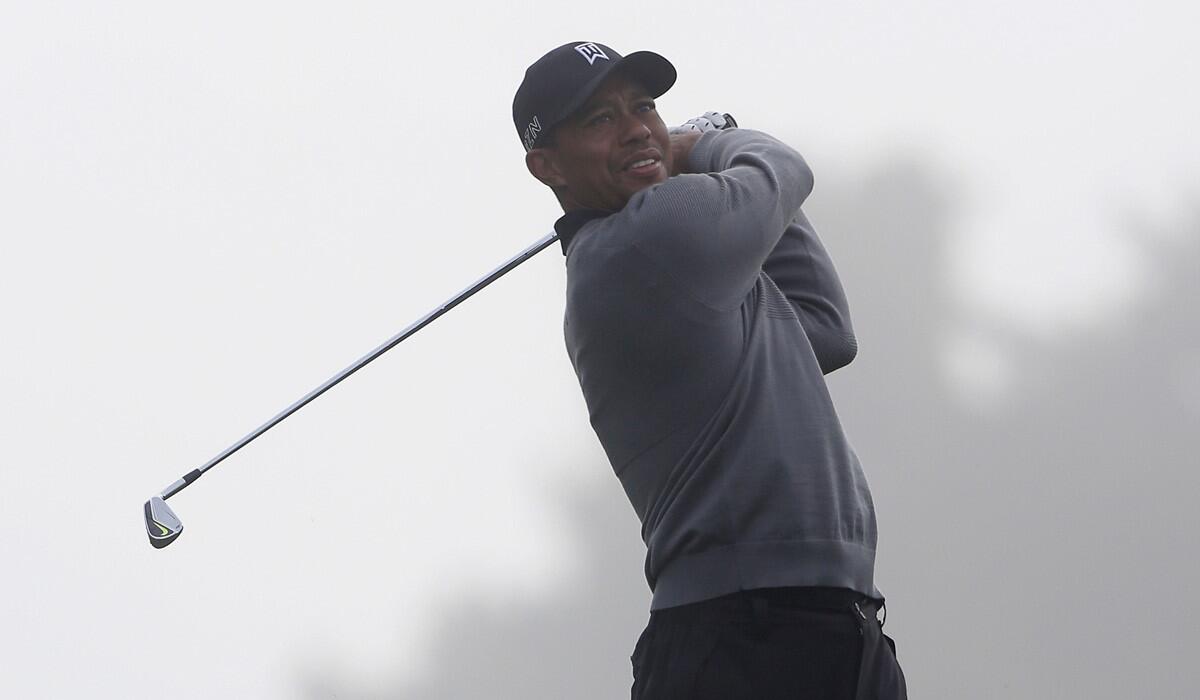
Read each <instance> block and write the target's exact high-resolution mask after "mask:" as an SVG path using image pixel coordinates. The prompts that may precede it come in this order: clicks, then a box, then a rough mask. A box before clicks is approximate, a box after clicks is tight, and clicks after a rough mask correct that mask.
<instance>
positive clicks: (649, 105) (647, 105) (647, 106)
mask: <svg viewBox="0 0 1200 700" xmlns="http://www.w3.org/2000/svg"><path fill="white" fill-rule="evenodd" d="M639 109H640V110H642V111H643V112H653V111H654V103H653V102H643V103H642V104H641V105H640V106H639Z"/></svg>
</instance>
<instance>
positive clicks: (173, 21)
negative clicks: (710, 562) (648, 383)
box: [0, 1, 1200, 698]
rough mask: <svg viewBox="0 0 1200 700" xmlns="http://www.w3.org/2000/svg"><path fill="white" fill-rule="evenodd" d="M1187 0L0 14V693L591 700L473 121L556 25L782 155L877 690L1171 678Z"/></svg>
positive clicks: (552, 278) (554, 312) (1044, 687)
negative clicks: (790, 151)
mask: <svg viewBox="0 0 1200 700" xmlns="http://www.w3.org/2000/svg"><path fill="white" fill-rule="evenodd" d="M1197 20H1200V12H1198V11H1197V10H1196V9H1195V7H1194V6H1190V5H1185V4H1184V3H1162V2H1159V3H1144V4H1142V5H1140V6H1139V7H1137V8H1136V9H1135V8H1133V7H1132V6H1130V5H1128V4H1126V3H1120V4H1118V3H1109V2H1101V3H1092V4H1090V5H1086V6H1085V5H1079V4H1076V3H1035V2H1007V3H987V4H983V3H971V4H969V5H965V4H962V3H941V2H929V1H926V2H898V3H897V2H890V3H854V4H846V3H839V4H831V3H826V4H805V3H782V2H781V3H759V4H758V5H756V6H755V7H754V8H753V9H743V10H734V9H731V7H730V6H729V4H728V3H717V2H694V3H688V4H686V5H674V6H666V5H664V6H661V7H660V6H647V5H644V4H642V3H640V2H626V3H622V2H617V3H608V4H605V5H603V6H599V5H593V6H580V7H578V8H576V9H574V10H570V11H566V10H564V9H563V6H562V5H561V4H560V3H558V2H531V3H526V4H523V5H520V6H516V7H513V8H509V9H504V10H501V9H499V8H496V7H492V6H490V5H488V6H483V5H479V6H472V5H467V4H464V3H454V2H450V3H439V4H436V5H433V6H426V7H422V8H420V9H414V8H409V7H400V6H398V5H397V6H393V5H391V4H352V5H339V6H334V5H332V4H331V5H328V6H322V5H315V4H305V3H286V4H284V3H280V4H277V5H265V4H249V5H247V4H245V3H206V4H189V5H179V4H164V3H148V2H147V3H123V4H121V5H120V6H119V7H103V8H101V7H97V6H94V5H92V4H88V3H37V4H28V3H27V4H21V5H18V4H16V3H9V4H6V5H4V6H3V8H2V9H0V64H2V65H3V66H4V67H5V68H4V70H3V71H0V96H2V98H0V99H3V117H2V118H0V192H3V200H2V204H0V236H2V237H3V247H2V250H3V254H2V255H0V319H2V320H3V324H4V336H3V342H2V343H0V396H2V397H3V401H2V402H0V411H3V413H2V415H0V557H2V559H0V561H3V569H4V574H3V576H0V695H3V696H5V697H26V698H41V697H45V698H61V697H79V696H89V697H151V696H153V697H162V696H169V697H174V698H212V697H261V698H292V697H302V698H335V697H336V698H470V697H489V698H528V697H546V698H559V697H573V698H612V697H622V696H624V695H627V692H628V691H627V689H628V685H629V668H628V658H627V657H628V654H629V652H630V650H631V648H632V645H633V642H634V639H635V638H636V636H637V634H638V632H639V631H640V629H641V627H642V625H643V624H644V623H645V619H646V613H647V606H648V602H649V596H648V593H647V591H646V589H645V583H644V581H643V580H642V578H641V556H642V545H641V542H640V540H639V538H638V527H637V523H636V519H635V518H634V516H633V513H632V509H631V508H630V507H629V506H628V505H627V504H626V503H625V501H624V496H623V494H622V492H621V490H620V487H619V485H618V484H617V482H616V480H615V478H614V477H612V475H611V471H610V469H609V467H608V465H607V463H606V461H605V459H604V456H603V453H602V451H601V450H600V448H599V446H598V444H597V442H596V440H595V436H594V435H593V433H592V432H591V429H590V427H589V426H588V424H587V415H586V410H585V408H584V406H583V403H582V400H581V398H580V396H579V393H578V387H577V384H576V383H575V378H574V375H573V373H572V371H571V368H570V365H569V362H568V361H567V358H566V355H565V352H564V350H563V345H562V337H561V314H562V291H563V271H562V258H561V255H560V254H559V252H558V251H557V250H556V249H551V250H548V251H546V252H544V253H542V254H541V255H540V256H539V257H537V258H535V259H534V260H532V261H531V262H529V263H527V264H526V265H525V266H524V267H522V268H520V269H519V270H518V271H516V272H514V273H512V274H510V275H509V276H508V277H506V278H505V279H504V280H502V281H501V282H499V283H497V284H496V285H494V286H493V287H492V288H490V289H488V290H487V291H486V292H485V293H483V294H482V295H481V296H479V297H477V298H475V299H472V300H471V301H469V302H467V303H466V304H465V305H464V306H462V307H460V308H459V309H456V310H455V311H454V312H453V313H452V314H450V315H449V316H447V317H445V318H444V319H442V320H440V321H438V322H437V323H436V324H435V325H434V326H431V327H430V328H428V329H426V330H424V331H422V333H421V334H420V335H418V336H416V337H415V338H414V339H412V340H410V341H408V342H406V343H405V344H404V345H402V346H401V347H400V348H398V349H396V350H393V351H392V353H390V354H389V355H387V356H386V357H385V358H384V359H382V360H380V361H379V362H377V363H376V364H374V365H372V366H371V367H370V368H368V369H366V370H364V371H363V372H362V373H360V374H358V375H356V376H355V377H354V378H352V379H351V380H349V381H347V382H346V383H344V384H343V385H341V386H339V387H338V388H336V389H335V390H334V391H332V392H330V393H329V394H327V395H326V396H324V397H322V398H321V399H320V400H319V401H318V402H316V403H314V404H312V405H311V406H309V407H307V408H306V409H304V410H303V411H302V412H300V413H299V414H297V415H296V416H294V417H292V418H290V419H289V420H288V421H287V422H286V423H284V424H283V425H281V426H279V427H278V428H276V429H275V430H273V431H272V432H271V433H269V434H268V435H267V436H266V437H264V438H262V439H260V440H259V441H257V442H256V443H254V444H253V445H252V446H250V447H248V448H246V449H245V450H244V451H243V452H241V453H239V454H238V455H237V456H236V457H234V458H232V459H231V460H229V461H228V462H226V463H225V464H222V465H221V466H220V467H218V468H217V469H216V470H214V471H213V473H212V474H210V475H209V476H208V477H207V478H206V479H205V480H203V481H202V482H200V483H199V484H197V485H195V486H193V487H191V488H190V489H188V491H186V492H185V493H184V494H181V495H180V496H179V497H177V498H175V499H173V500H172V501H171V503H172V505H173V506H174V507H175V509H176V511H177V512H178V513H179V514H180V516H181V518H182V519H183V521H184V522H185V523H186V525H187V531H186V533H185V534H184V535H183V536H182V538H181V539H180V540H179V541H178V542H176V543H175V544H174V545H172V547H171V548H170V549H167V550H164V551H155V550H152V549H151V548H150V547H149V545H148V544H147V542H146V540H145V535H144V533H143V530H142V523H141V511H140V508H141V504H142V502H143V501H144V500H145V499H146V498H148V497H149V496H150V495H152V494H153V493H156V492H157V490H158V489H161V488H162V487H163V486H165V485H166V484H167V483H169V482H171V481H172V480H174V479H175V478H176V477H178V476H179V475H180V474H182V473H184V472H186V471H188V470H190V469H192V468H193V467H195V466H198V465H199V464H201V463H203V462H204V461H206V460H207V459H208V458H209V457H210V456H212V455H213V454H216V453H217V452H218V451H220V450H221V449H223V448H224V447H225V446H227V445H228V444H229V443H231V442H233V441H234V440H235V439H237V438H238V437H240V436H241V435H242V434H244V433H245V432H247V431H248V430H250V429H252V428H253V427H255V426H257V425H258V424H259V423H261V422H262V421H263V420H265V419H267V418H268V417H270V416H271V415H273V414H274V413H275V412H277V411H278V410H280V409H281V408H283V407H284V406H285V405H287V404H288V403H289V402H290V401H292V400H294V399H295V398H297V397H299V396H300V395H302V394H304V393H305V392H306V391H308V390H309V389H311V388H312V387H314V386H316V385H317V384H319V383H320V382H321V381H323V380H324V379H326V378H327V377H329V376H330V375H332V374H333V373H334V372H336V371H337V370H339V369H341V368H342V367H344V366H345V365H346V364H348V363H349V362H351V361H352V360H354V359H355V358H357V357H358V356H359V355H361V354H362V353H363V352H366V351H367V350H369V349H370V348H372V347H374V346H375V345H376V344H377V343H379V342H380V341H382V340H383V339H384V338H386V337H387V336H389V335H390V334H392V333H394V332H395V331H397V330H399V329H400V328H402V327H404V326H405V325H407V324H408V323H409V322H410V321H411V320H412V319H414V318H416V317H418V316H420V315H421V314H423V313H425V312H426V311H428V310H429V309H430V308H432V307H433V306H435V305H436V304H438V303H439V302H441V301H442V300H443V299H445V298H446V297H448V296H450V295H451V294H453V293H455V292H457V291H458V290H459V289H460V288H462V287H463V286H465V285H466V284H468V283H469V282H471V281H472V280H473V279H475V278H476V277H478V276H479V275H480V274H482V273H483V272H485V271H487V270H489V269H491V268H492V267H493V266H494V265H496V264H498V263H499V262H500V261H502V260H504V259H505V258H507V257H508V256H510V255H512V254H513V253H515V252H516V251H517V250H520V249H521V248H523V247H524V246H525V245H527V244H528V243H530V242H532V241H533V240H534V239H536V238H537V237H539V236H540V235H542V234H543V233H545V232H546V231H548V230H549V227H550V225H551V223H552V222H553V220H554V218H556V216H557V215H558V212H557V210H556V205H555V203H554V200H553V198H552V197H551V196H550V194H549V193H548V192H547V191H545V190H544V188H542V187H541V186H540V185H538V184H537V183H536V182H534V181H533V180H532V179H531V178H530V177H529V176H528V175H527V174H526V172H525V170H524V167H523V164H522V162H521V148H520V146H519V144H518V141H517V139H516V134H515V130H514V129H513V126H512V124H511V120H510V119H509V116H508V115H509V113H510V112H509V110H510V104H511V98H512V92H513V90H514V89H515V87H516V85H517V83H518V82H519V81H520V77H521V74H522V71H523V70H524V67H525V66H526V65H528V64H529V63H530V62H531V61H532V60H534V59H536V58H537V57H538V56H539V55H540V54H541V53H542V52H543V51H545V50H548V49H549V48H552V47H553V46H556V45H558V44H559V43H562V42H565V41H570V40H575V39H578V40H581V41H583V40H597V41H602V42H605V43H608V44H610V45H612V46H614V47H615V48H617V49H618V50H621V51H625V52H629V51H633V50H636V49H640V48H650V49H653V50H657V51H659V52H661V53H663V54H664V55H666V56H668V57H669V58H671V59H672V61H673V62H674V63H675V64H676V66H677V67H678V69H679V71H680V79H679V82H678V84H677V85H676V87H675V88H674V89H673V90H672V91H671V92H670V93H668V95H666V96H665V97H664V98H663V99H662V100H660V111H661V112H662V113H663V115H664V118H666V119H667V120H668V122H680V121H683V120H685V119H687V118H689V117H691V116H694V115H696V114H699V113H700V112H703V111H706V110H709V109H720V110H725V111H730V112H732V113H734V114H735V115H736V116H737V117H738V118H739V120H740V121H741V123H742V124H743V125H745V126H752V127H756V128H760V129H763V130H765V131H768V132H770V133H773V134H775V135H776V136H779V137H780V138H782V139H784V140H785V141H787V142H789V143H791V144H792V145H794V146H795V147H796V148H798V149H799V150H800V151H801V152H803V153H804V154H805V156H806V157H807V158H808V160H809V162H810V164H811V165H812V167H813V169H814V171H815V172H816V177H817V186H816V190H815V191H814V194H813V196H812V198H811V199H810V203H809V205H807V207H806V211H807V212H808V213H809V215H810V218H811V219H812V220H813V222H814V224H815V225H816V227H817V229H818V231H819V232H820V233H821V235H822V236H823V238H824V240H825V241H826V243H827V245H828V247H829V249H830V251H831V252H832V254H833V255H834V257H835V260H836V262H837V265H838V268H839V270H840V271H841V273H842V276H843V279H844V282H845V284H846V287H847V290H848V293H849V296H850V300H851V303H852V306H853V310H854V312H855V324H856V328H857V331H858V334H859V338H860V344H861V347H862V350H861V353H860V355H859V357H858V359H857V360H856V361H855V362H854V364H852V365H851V366H850V367H848V368H846V369H844V370H841V371H839V372H837V373H836V374H835V375H833V376H832V377H831V378H830V383H831V387H832V390H833V392H834V396H835V399H836V401H837V405H838V408H839V411H840V413H841V416H842V418H843V421H844V423H845V425H846V428H847V430H848V432H849V434H850V436H851V438H852V440H853V442H854V444H855V445H856V448H857V449H858V451H859V453H860V456H861V457H862V461H863V463H864V466H865V468H866V470H867V474H868V477H869V479H870V480H871V484H872V488H873V490H874V494H875V499H876V505H877V508H878V512H879V519H880V528H881V536H880V550H879V560H878V583H879V585H880V587H881V589H882V590H883V591H884V592H885V594H886V595H887V596H888V597H889V603H890V605H889V619H888V630H889V632H890V633H891V634H892V635H893V636H895V637H896V639H897V642H898V645H899V653H900V658H901V661H902V663H903V664H904V667H905V670H906V673H907V675H908V679H909V686H910V688H911V689H912V694H913V697H922V698H964V697H970V698H1014V697H1019V698H1133V697H1160V698H1184V697H1189V696H1190V692H1189V691H1191V689H1193V688H1195V687H1196V686H1197V684H1198V683H1200V673H1198V672H1197V670H1196V665H1195V664H1192V663H1189V662H1190V658H1189V657H1190V654H1187V655H1185V654H1186V652H1187V651H1188V650H1189V646H1188V645H1189V643H1190V642H1191V641H1192V637H1193V636H1194V634H1193V632H1194V630H1195V628H1196V625H1197V618H1198V615H1197V612H1198V610H1197V603H1196V601H1195V597H1194V595H1193V593H1194V591H1195V589H1196V584H1197V583H1198V582H1200V581H1198V579H1200V576H1198V575H1197V569H1196V565H1195V563H1194V559H1195V557H1194V554H1193V551H1194V549H1195V548H1194V545H1192V544H1190V542H1191V540H1192V539H1193V538H1194V537H1195V534H1196V533H1197V531H1198V525H1200V516H1198V515H1197V512H1196V510H1195V508H1194V506H1193V502H1194V500H1195V496H1194V494H1195V492H1196V489H1197V486H1198V485H1200V484H1198V481H1200V479H1198V477H1197V475H1196V471H1195V465H1196V461H1197V460H1196V458H1195V456H1194V455H1193V454H1192V452H1191V448H1193V447H1195V446H1196V444H1197V440H1196V437H1195V430H1196V426H1197V424H1198V420H1197V419H1198V418H1200V312H1198V311H1197V307H1196V300H1197V299H1198V298H1200V276H1198V275H1197V274H1196V270H1197V259H1198V257H1200V255H1198V253H1200V187H1198V186H1197V182H1200V177H1198V176H1200V166H1198V163H1200V137H1197V136H1196V133H1195V126H1194V125H1195V124H1196V123H1200V100H1197V98H1196V96H1195V91H1194V90H1189V89H1185V88H1184V85H1185V84H1186V83H1187V82H1188V81H1189V80H1190V79H1191V77H1194V76H1195V75H1196V74H1197V68H1198V67H1200V66H1198V63H1200V60H1198V59H1200V50H1198V49H1196V48H1195V43H1194V39H1193V37H1192V32H1193V29H1194V27H1195V26H1196V23H1197Z"/></svg>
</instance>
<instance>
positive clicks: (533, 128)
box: [521, 115, 542, 151]
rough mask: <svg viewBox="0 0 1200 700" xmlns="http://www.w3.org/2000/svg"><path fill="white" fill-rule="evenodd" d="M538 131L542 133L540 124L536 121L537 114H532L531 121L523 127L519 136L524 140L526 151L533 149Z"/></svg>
mask: <svg viewBox="0 0 1200 700" xmlns="http://www.w3.org/2000/svg"><path fill="white" fill-rule="evenodd" d="M540 133H542V124H541V122H539V121H538V118H537V115H534V117H533V121H531V122H529V126H527V127H525V133H524V134H523V135H522V136H521V140H522V141H524V142H525V150H526V151H532V150H533V144H535V143H537V138H538V134H540Z"/></svg>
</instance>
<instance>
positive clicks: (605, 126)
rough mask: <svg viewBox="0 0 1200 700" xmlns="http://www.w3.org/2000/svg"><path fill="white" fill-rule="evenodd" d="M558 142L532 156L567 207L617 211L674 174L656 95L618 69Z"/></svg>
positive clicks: (560, 131) (561, 130) (557, 135)
mask: <svg viewBox="0 0 1200 700" xmlns="http://www.w3.org/2000/svg"><path fill="white" fill-rule="evenodd" d="M553 141H554V145H553V146H552V147H549V148H545V149H535V150H540V151H542V154H541V155H534V157H533V158H532V159H531V160H530V161H529V162H530V163H531V165H530V169H531V170H532V171H533V172H534V174H535V175H537V176H538V178H539V179H541V180H542V181H543V182H546V183H547V184H549V185H551V186H552V187H555V188H556V189H557V190H558V192H559V196H560V198H561V199H562V203H563V208H564V209H566V210H567V211H570V210H572V209H580V208H588V209H604V210H608V211H618V210H620V209H622V208H624V206H625V204H626V203H627V202H628V201H629V198H630V197H632V196H633V195H634V194H635V193H637V192H639V191H641V190H643V189H645V188H647V187H649V186H650V185H653V184H656V183H659V182H663V181H664V180H666V179H667V178H668V177H669V176H670V173H671V162H670V159H671V141H670V137H669V136H668V135H667V126H666V124H664V123H663V120H662V118H661V117H659V116H658V112H657V111H656V110H655V106H654V99H653V98H652V97H650V94H649V92H647V91H646V89H645V88H643V87H642V86H641V84H640V83H638V82H637V81H636V80H634V79H631V78H628V77H626V76H624V75H621V74H619V73H617V74H615V75H612V76H610V77H609V78H608V79H606V80H605V81H604V82H603V83H601V85H600V87H599V88H598V89H597V90H596V92H595V93H594V94H593V95H592V96H591V98H590V99H589V100H588V101H587V102H585V103H584V105H583V106H582V107H580V108H579V109H578V110H577V111H576V112H575V113H574V114H573V115H571V116H570V117H569V118H568V119H567V120H565V121H564V122H562V123H561V124H559V125H558V127H557V128H556V129H555V130H554V137H553ZM532 154H533V152H531V155H532ZM535 161H537V165H534V162H535ZM539 170H541V172H539Z"/></svg>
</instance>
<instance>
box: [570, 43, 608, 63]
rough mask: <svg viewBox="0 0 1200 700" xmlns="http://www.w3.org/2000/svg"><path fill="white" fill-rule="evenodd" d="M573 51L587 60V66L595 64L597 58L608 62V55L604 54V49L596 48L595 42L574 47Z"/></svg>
mask: <svg viewBox="0 0 1200 700" xmlns="http://www.w3.org/2000/svg"><path fill="white" fill-rule="evenodd" d="M575 50H576V51H578V52H579V55H580V56H583V57H584V58H586V59H587V62H588V65H589V66H590V65H592V64H593V63H595V62H596V59H597V58H603V59H604V60H606V61H608V60H610V59H609V58H608V54H606V53H604V49H601V48H600V47H599V46H596V44H595V42H591V41H589V42H588V43H586V44H580V45H579V46H576V47H575Z"/></svg>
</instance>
